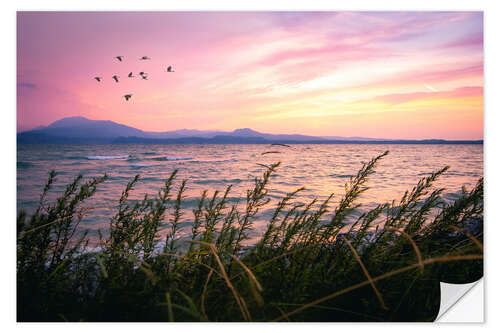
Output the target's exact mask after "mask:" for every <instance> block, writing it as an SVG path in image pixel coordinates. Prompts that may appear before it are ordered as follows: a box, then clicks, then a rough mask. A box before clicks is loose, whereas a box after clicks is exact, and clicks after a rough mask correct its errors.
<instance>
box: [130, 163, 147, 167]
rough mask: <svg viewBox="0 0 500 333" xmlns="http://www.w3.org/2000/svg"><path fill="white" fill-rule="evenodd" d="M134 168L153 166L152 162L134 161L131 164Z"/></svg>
mask: <svg viewBox="0 0 500 333" xmlns="http://www.w3.org/2000/svg"><path fill="white" fill-rule="evenodd" d="M130 166H131V167H132V168H142V167H148V166H151V164H142V163H132V164H130Z"/></svg>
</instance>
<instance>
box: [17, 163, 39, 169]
mask: <svg viewBox="0 0 500 333" xmlns="http://www.w3.org/2000/svg"><path fill="white" fill-rule="evenodd" d="M32 166H35V164H33V163H31V162H23V161H19V162H17V167H18V168H19V169H27V168H31V167H32Z"/></svg>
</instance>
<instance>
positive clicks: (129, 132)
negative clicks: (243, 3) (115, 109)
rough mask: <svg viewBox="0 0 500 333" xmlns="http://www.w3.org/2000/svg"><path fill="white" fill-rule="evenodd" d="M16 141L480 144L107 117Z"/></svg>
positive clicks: (70, 122) (43, 129)
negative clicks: (152, 128) (154, 127)
mask: <svg viewBox="0 0 500 333" xmlns="http://www.w3.org/2000/svg"><path fill="white" fill-rule="evenodd" d="M17 142H18V143H80V144H86V143H88V144H90V143H227V144H231V143H294V144H295V143H296V144H299V143H482V140H480V141H446V140H387V139H374V138H363V137H340V136H326V137H320V136H309V135H301V134H268V133H261V132H257V131H254V130H252V129H250V128H240V129H236V130H234V131H232V132H224V131H200V130H194V129H181V130H175V131H166V132H146V131H142V130H139V129H137V128H134V127H130V126H126V125H122V124H118V123H115V122H113V121H110V120H90V119H87V118H84V117H68V118H63V119H60V120H57V121H55V122H53V123H52V124H50V125H48V126H38V127H36V128H34V129H32V130H30V131H25V132H21V133H19V134H18V135H17Z"/></svg>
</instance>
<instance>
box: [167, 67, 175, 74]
mask: <svg viewBox="0 0 500 333" xmlns="http://www.w3.org/2000/svg"><path fill="white" fill-rule="evenodd" d="M167 72H170V73H172V72H175V71H173V70H172V66H168V67H167Z"/></svg>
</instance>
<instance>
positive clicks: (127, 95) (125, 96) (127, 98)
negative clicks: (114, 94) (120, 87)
mask: <svg viewBox="0 0 500 333" xmlns="http://www.w3.org/2000/svg"><path fill="white" fill-rule="evenodd" d="M123 97H124V98H125V100H126V101H128V100H129V99H130V98H131V97H132V94H126V95H123Z"/></svg>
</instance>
